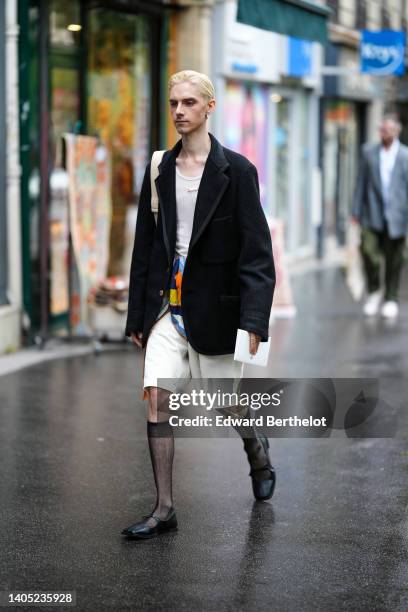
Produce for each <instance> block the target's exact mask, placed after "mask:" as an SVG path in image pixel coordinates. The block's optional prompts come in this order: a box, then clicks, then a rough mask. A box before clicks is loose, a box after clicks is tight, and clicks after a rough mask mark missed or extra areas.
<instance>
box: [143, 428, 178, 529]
mask: <svg viewBox="0 0 408 612" xmlns="http://www.w3.org/2000/svg"><path fill="white" fill-rule="evenodd" d="M147 437H148V441H149V450H150V458H151V461H152V467H153V475H154V481H155V483H156V491H157V496H156V505H155V508H154V511H153V512H154V514H155V515H156V516H158V517H159V518H161V519H163V520H164V519H165V518H167V516H168V514H169V511H170V510H171V509H172V507H173V493H172V471H173V457H174V435H173V428H172V426H171V425H170V424H169V422H168V421H162V422H159V423H153V422H151V421H147ZM152 520H153V522H152V525H154V519H152Z"/></svg>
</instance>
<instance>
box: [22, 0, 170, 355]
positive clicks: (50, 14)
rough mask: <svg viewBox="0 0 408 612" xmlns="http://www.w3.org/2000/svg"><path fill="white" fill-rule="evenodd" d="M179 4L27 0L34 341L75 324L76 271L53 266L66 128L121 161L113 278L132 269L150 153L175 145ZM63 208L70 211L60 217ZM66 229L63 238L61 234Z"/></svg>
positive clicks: (115, 167) (25, 191)
mask: <svg viewBox="0 0 408 612" xmlns="http://www.w3.org/2000/svg"><path fill="white" fill-rule="evenodd" d="M168 9H169V5H167V6H165V4H164V3H162V2H161V1H160V2H159V1H155V0H149V1H138V0H117V1H114V0H112V1H91V0H70V1H69V2H66V0H19V2H18V12H19V15H18V18H19V25H20V37H19V81H20V94H19V95H20V150H21V166H22V178H21V206H22V249H23V253H22V257H23V308H24V317H23V321H24V336H25V338H24V343H25V344H31V343H32V342H33V341H35V342H38V343H42V342H43V341H44V340H45V339H47V337H49V336H50V335H53V334H55V333H56V334H61V333H62V334H64V333H66V332H67V331H68V329H69V300H68V301H67V300H66V299H64V298H63V297H62V296H65V298H66V295H68V294H69V293H68V292H69V287H68V285H69V279H68V278H66V276H67V275H66V274H65V275H64V274H61V269H62V268H60V273H59V275H58V274H56V273H55V270H54V272H53V273H51V268H50V259H51V258H50V251H51V250H52V246H53V241H54V243H55V244H54V246H55V245H57V249H59V250H60V251H61V250H62V251H66V252H60V253H59V256H60V257H61V258H64V257H68V243H64V242H63V241H61V240H59V241H58V240H57V239H58V231H59V230H58V225H59V223H58V219H63V218H64V214H65V213H64V211H63V210H62V209H61V207H63V206H65V203H64V202H62V201H58V193H59V188H60V187H61V184H62V182H63V179H62V177H63V173H62V172H61V169H62V167H63V163H64V159H63V158H64V155H63V147H62V135H63V134H64V133H66V132H73V133H77V134H87V135H92V136H96V137H97V138H98V139H100V141H101V142H102V143H103V144H104V145H106V146H107V147H108V148H109V151H110V157H111V163H112V193H111V199H112V223H111V236H110V249H109V265H108V276H109V275H120V274H126V272H127V262H126V261H125V253H124V250H125V246H126V240H125V235H126V215H127V211H128V208H129V207H131V206H132V205H136V204H137V200H138V195H139V190H140V185H141V180H142V175H143V172H144V168H145V165H146V162H147V160H148V157H149V155H150V152H151V151H152V150H154V149H155V148H162V147H163V146H166V143H167V134H166V122H164V121H162V122H160V121H159V117H160V116H165V115H164V112H163V111H165V110H166V83H167V76H168V74H167V70H168V65H167V40H168V36H167V33H168V28H169V13H170V11H169V10H168ZM59 215H60V216H59ZM56 236H57V239H56Z"/></svg>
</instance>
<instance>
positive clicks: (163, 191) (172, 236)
mask: <svg viewBox="0 0 408 612" xmlns="http://www.w3.org/2000/svg"><path fill="white" fill-rule="evenodd" d="M180 149H181V140H179V141H177V142H176V144H175V145H174V147H173V148H172V149H171V150H170V151H167V152H166V153H165V154H164V156H163V159H162V162H161V164H159V176H158V177H157V178H156V181H155V182H156V187H157V195H158V197H159V210H160V217H161V221H162V228H163V239H164V244H165V247H166V251H167V258H168V261H169V265H170V266H172V265H173V261H172V258H173V254H174V249H175V244H176V232H177V207H176V157H177V155H178V154H179V152H180Z"/></svg>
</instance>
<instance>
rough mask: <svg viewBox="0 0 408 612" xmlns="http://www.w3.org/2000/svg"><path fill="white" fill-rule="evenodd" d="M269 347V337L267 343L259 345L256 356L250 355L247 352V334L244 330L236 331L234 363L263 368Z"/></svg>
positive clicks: (266, 360)
mask: <svg viewBox="0 0 408 612" xmlns="http://www.w3.org/2000/svg"><path fill="white" fill-rule="evenodd" d="M270 347H271V339H270V337H269V338H268V342H260V343H259V346H258V350H257V352H256V355H251V353H250V352H249V333H248V332H247V331H245V330H244V329H238V331H237V340H236V342H235V353H234V359H235V361H242V362H243V363H250V364H252V365H257V366H263V367H265V366H266V365H267V363H268V356H269V349H270Z"/></svg>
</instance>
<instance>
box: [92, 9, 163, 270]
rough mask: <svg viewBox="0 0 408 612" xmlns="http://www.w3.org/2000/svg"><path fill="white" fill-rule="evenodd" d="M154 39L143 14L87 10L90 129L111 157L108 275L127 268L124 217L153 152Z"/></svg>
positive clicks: (138, 188)
mask: <svg viewBox="0 0 408 612" xmlns="http://www.w3.org/2000/svg"><path fill="white" fill-rule="evenodd" d="M150 41H151V32H150V22H149V20H148V18H147V17H145V16H142V15H127V14H124V13H115V12H112V11H107V10H102V9H95V10H91V11H90V13H89V61H88V82H87V87H88V133H89V134H90V135H96V136H98V137H99V138H100V139H101V141H102V142H103V143H104V144H105V145H106V146H107V147H108V148H109V150H110V152H111V158H112V225H111V237H110V258H109V267H108V275H116V274H123V273H125V272H126V271H127V267H128V263H129V262H128V261H127V257H126V244H125V235H126V215H127V211H128V208H129V206H130V205H131V204H135V203H136V202H137V197H138V194H139V191H140V186H141V181H142V178H143V173H144V170H145V166H146V163H147V161H148V154H149V150H150V92H151V82H150V79H151V56H150V49H151V42H150ZM125 260H126V261H125Z"/></svg>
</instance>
